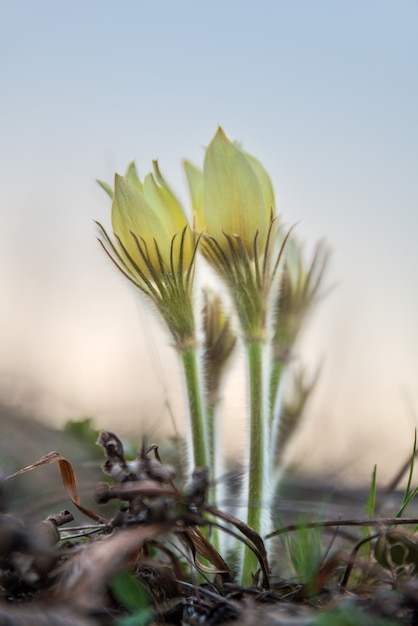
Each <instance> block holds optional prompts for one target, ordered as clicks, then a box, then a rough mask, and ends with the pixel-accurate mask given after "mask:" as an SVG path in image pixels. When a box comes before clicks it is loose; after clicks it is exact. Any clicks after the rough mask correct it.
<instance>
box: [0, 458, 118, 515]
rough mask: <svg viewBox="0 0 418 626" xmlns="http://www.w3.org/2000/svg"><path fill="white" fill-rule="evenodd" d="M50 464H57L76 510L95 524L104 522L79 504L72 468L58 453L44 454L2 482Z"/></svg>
mask: <svg viewBox="0 0 418 626" xmlns="http://www.w3.org/2000/svg"><path fill="white" fill-rule="evenodd" d="M50 463H57V464H58V469H59V472H60V475H61V479H62V482H63V484H64V487H65V490H66V492H67V494H68V496H69V498H70V500H71V502H72V503H73V504H74V505H75V506H76V507H77V508H78V510H79V511H81V512H82V513H84V515H87V517H90V519H93V520H95V521H96V522H104V521H106V520H104V519H103V518H102V517H101V516H100V515H97V513H95V512H94V511H91V510H90V509H88V508H86V507H84V506H83V505H82V504H81V502H80V497H79V495H78V489H77V480H76V477H75V473H74V470H73V466H72V465H71V463H70V461H68V460H67V459H65V458H64V457H62V456H61V455H60V454H59V452H49V453H48V454H45V455H44V456H42V457H41V458H40V459H38V460H37V461H35V463H31V465H27V466H26V467H24V468H22V469H21V470H18V471H17V472H14V473H13V474H10V475H9V476H6V478H4V479H3V481H2V482H5V481H6V480H10V479H11V478H14V477H15V476H19V475H20V474H24V473H25V472H30V471H32V470H34V469H36V468H37V467H42V466H43V465H49V464H50Z"/></svg>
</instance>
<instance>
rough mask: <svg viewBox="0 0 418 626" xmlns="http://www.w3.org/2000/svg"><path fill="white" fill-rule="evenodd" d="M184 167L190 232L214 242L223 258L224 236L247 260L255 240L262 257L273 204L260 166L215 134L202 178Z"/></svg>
mask: <svg viewBox="0 0 418 626" xmlns="http://www.w3.org/2000/svg"><path fill="white" fill-rule="evenodd" d="M184 165H185V170H186V175H187V179H188V183H189V188H190V195H191V198H192V205H193V210H194V214H195V227H196V229H197V230H198V231H199V232H200V231H203V232H204V233H205V234H206V235H209V236H211V237H213V238H214V239H216V241H217V243H218V244H219V245H220V247H221V248H222V249H223V250H224V252H225V253H227V254H229V251H230V246H229V244H228V241H227V238H226V237H225V235H226V236H229V237H238V238H239V239H240V240H241V242H242V244H243V245H244V247H245V250H246V251H247V253H248V255H249V257H250V258H252V257H253V256H254V242H255V237H256V235H257V237H258V242H257V246H258V248H259V250H260V251H264V248H265V245H266V241H267V235H268V231H269V227H270V221H271V217H272V216H273V215H274V212H275V203H274V192H273V186H272V184H271V180H270V177H269V175H268V174H267V172H266V170H265V169H264V167H263V166H262V165H261V163H260V162H259V161H258V160H257V159H256V158H255V157H253V156H252V155H250V154H247V153H246V152H244V151H243V150H242V149H241V148H240V147H239V146H238V145H237V144H236V143H233V142H231V141H230V140H229V139H228V138H227V136H226V135H225V133H224V131H223V130H222V128H218V130H217V132H216V134H215V136H214V138H213V139H212V141H211V143H210V144H209V146H208V148H207V150H206V155H205V160H204V165H203V172H201V171H200V170H198V169H197V168H195V167H194V166H193V165H191V164H190V163H188V162H186V163H185V164H184Z"/></svg>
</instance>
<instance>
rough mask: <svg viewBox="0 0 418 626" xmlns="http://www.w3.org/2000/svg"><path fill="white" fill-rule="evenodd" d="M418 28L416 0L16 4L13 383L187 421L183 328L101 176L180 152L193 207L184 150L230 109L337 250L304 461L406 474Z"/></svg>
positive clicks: (0, 240) (10, 172)
mask: <svg viewBox="0 0 418 626" xmlns="http://www.w3.org/2000/svg"><path fill="white" fill-rule="evenodd" d="M417 24H418V4H417V3H416V2H415V0H409V1H408V0H401V1H400V2H399V1H395V0H393V1H389V0H374V1H373V0H363V1H362V2H351V1H350V0H341V1H339V2H334V1H332V0H315V1H311V0H297V1H294V2H287V1H284V0H276V1H275V2H271V1H270V0H258V1H257V2H253V1H251V2H250V1H246V0H227V1H225V0H222V1H221V0H212V2H211V3H203V2H196V1H192V0H177V1H176V2H173V1H172V0H160V1H159V2H144V1H141V0H137V1H134V0H121V1H120V2H117V3H116V2H111V1H110V0H100V1H99V0H90V1H89V2H81V0H72V1H71V2H65V1H62V2H55V1H52V0H38V1H37V2H32V1H31V0H13V1H12V0H3V1H2V2H1V4H0V37H1V41H0V72H1V104H0V107H1V117H0V120H1V121H0V125H1V151H0V160H1V161H0V178H1V188H2V202H1V223H2V227H1V229H0V281H1V282H0V285H1V306H0V401H1V402H2V403H3V404H4V405H6V406H9V407H12V408H13V409H16V408H17V409H18V410H19V411H20V410H21V411H22V412H23V413H25V414H26V415H28V416H30V417H31V418H37V419H39V420H41V421H43V422H45V423H47V424H49V425H53V426H60V425H62V424H63V423H65V422H66V420H68V419H80V418H82V417H84V416H91V417H92V418H93V419H94V423H95V425H96V426H97V427H98V428H109V429H113V430H115V431H117V432H118V433H120V434H126V435H132V436H136V434H138V433H140V432H142V431H143V430H146V431H147V432H148V433H150V436H151V437H152V439H153V440H158V439H159V438H162V437H163V436H165V434H166V433H168V434H172V433H173V432H174V426H173V418H174V419H175V424H176V426H175V428H177V429H179V430H180V431H182V429H183V426H184V408H183V403H182V387H181V382H180V377H179V370H178V367H177V362H176V357H175V354H174V351H173V350H172V349H171V347H170V338H169V336H168V334H166V333H165V331H164V329H163V328H162V327H160V325H159V321H158V320H157V321H156V320H154V317H153V313H152V311H151V310H150V308H149V306H148V305H147V304H146V303H144V302H143V300H142V299H141V297H140V296H139V294H138V293H136V292H135V291H134V290H133V289H132V288H130V286H129V285H128V284H126V281H124V280H123V279H122V278H121V277H120V276H119V275H118V274H117V272H116V270H115V269H114V268H113V267H112V265H111V263H110V262H109V260H108V259H107V258H106V257H105V255H104V254H103V252H102V251H101V249H100V247H99V245H98V243H97V241H96V228H95V225H94V222H93V220H100V221H101V222H102V223H103V224H104V225H106V226H108V225H109V213H110V202H109V199H108V198H107V196H106V195H105V194H104V193H103V191H102V190H101V189H100V188H99V187H98V185H97V184H96V182H95V179H96V178H100V179H103V180H106V181H108V182H110V183H111V182H112V180H113V176H114V172H115V171H118V172H119V173H123V172H124V171H125V168H126V166H127V164H128V162H129V161H131V160H132V159H135V160H136V162H137V165H138V168H139V171H140V174H141V175H142V176H143V175H145V174H146V173H148V171H150V168H151V160H152V159H155V158H158V159H159V163H160V167H161V169H162V171H163V173H164V174H165V175H166V177H167V178H168V180H169V181H170V183H171V185H172V186H173V187H174V189H175V190H176V191H177V192H178V195H179V196H180V197H181V198H182V199H183V200H184V203H185V205H186V206H188V196H187V191H186V182H185V177H184V174H183V171H182V166H181V160H182V159H183V158H186V157H187V158H188V159H190V160H192V161H193V162H195V163H196V164H198V165H201V164H202V161H203V146H204V145H207V144H208V143H209V141H210V139H211V138H212V136H213V134H214V133H215V131H216V128H217V125H218V124H221V125H222V126H223V128H224V129H225V131H226V133H227V134H228V136H229V137H230V138H231V139H237V140H240V141H242V142H243V145H244V147H245V149H246V150H248V151H249V152H251V153H252V154H255V155H256V156H257V157H258V158H259V159H260V160H261V161H262V162H263V164H264V165H265V166H266V168H267V170H268V171H269V173H270V175H271V178H272V180H273V183H274V186H275V191H276V198H277V204H278V208H279V211H280V212H281V214H282V216H283V219H284V221H285V222H286V223H288V224H293V223H295V222H297V223H298V226H297V233H298V235H299V237H300V238H301V239H303V240H306V242H307V248H308V250H309V249H312V247H313V245H314V243H315V242H316V241H317V240H318V239H321V238H325V239H326V240H327V242H328V244H329V245H330V247H331V248H332V251H333V254H332V260H331V266H330V271H329V272H328V275H327V281H326V284H327V285H328V286H329V287H332V288H331V290H330V291H329V293H328V295H327V297H326V298H324V300H323V301H322V302H321V303H320V304H319V305H318V307H317V308H316V310H315V314H314V315H313V317H312V318H311V320H310V324H309V325H308V327H307V328H306V331H305V333H304V336H303V340H302V341H301V343H300V356H301V358H302V359H303V361H304V363H306V365H307V367H308V368H309V369H310V370H311V371H314V370H315V368H316V367H317V366H318V365H319V364H322V370H321V377H320V381H319V383H318V386H317V389H316V392H315V396H314V397H313V398H312V401H311V403H310V404H309V406H308V409H307V411H306V415H305V420H304V426H303V428H302V430H301V432H300V433H299V434H298V435H297V437H296V438H295V439H294V441H293V445H292V446H291V449H290V450H289V457H288V462H289V463H290V464H291V466H293V467H295V468H298V469H299V470H300V471H304V472H311V471H318V472H323V473H328V474H329V475H331V474H333V475H334V476H338V477H339V478H340V479H341V480H344V481H350V480H351V481H361V480H368V478H369V475H370V472H371V470H372V467H373V465H374V464H375V463H377V464H378V472H379V476H380V478H381V479H382V480H383V479H386V478H388V477H389V476H391V475H392V474H393V473H394V472H395V471H396V470H397V468H398V466H399V464H400V463H402V461H404V460H405V458H406V457H407V455H408V453H409V452H410V450H411V448H412V440H413V432H414V428H415V427H416V426H417V422H418V322H417V320H418V284H417V271H416V268H417V264H418V247H417V245H416V240H417V234H418V177H417V174H416V172H417V146H418V118H417V111H418V62H417V61H418V32H417ZM234 365H235V368H234V370H233V371H232V372H231V377H230V379H229V380H228V386H227V388H226V389H225V392H224V396H225V406H224V412H223V425H224V428H225V433H226V435H227V434H228V432H229V433H230V432H233V433H234V437H233V439H234V448H231V453H239V452H240V449H241V446H242V442H241V441H240V440H239V437H236V433H237V432H239V431H243V430H244V428H245V426H244V423H245V418H244V414H245V391H244V388H243V380H244V379H243V375H242V367H241V365H240V359H239V355H238V357H237V360H236V362H235V364H234ZM6 418H7V410H6V411H5V412H4V413H2V417H1V419H2V420H3V421H4V420H6ZM226 441H228V442H230V441H231V437H229V438H228V439H226ZM228 445H229V443H228ZM29 461H30V460H28V462H29Z"/></svg>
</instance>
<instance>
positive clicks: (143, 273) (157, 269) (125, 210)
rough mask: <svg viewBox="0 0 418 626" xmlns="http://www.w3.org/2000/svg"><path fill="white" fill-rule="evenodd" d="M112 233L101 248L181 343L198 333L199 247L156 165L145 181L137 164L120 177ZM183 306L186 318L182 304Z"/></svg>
mask: <svg viewBox="0 0 418 626" xmlns="http://www.w3.org/2000/svg"><path fill="white" fill-rule="evenodd" d="M101 184H102V186H103V187H104V188H105V189H106V191H107V192H108V193H109V195H110V196H111V197H112V212H111V218H112V229H113V233H114V238H115V241H112V239H111V238H110V237H109V236H108V234H107V233H106V231H105V229H104V228H103V227H102V226H101V225H100V224H99V228H100V229H101V235H102V237H101V243H102V245H103V247H104V248H105V250H106V252H107V253H108V254H109V256H110V257H111V258H112V260H113V261H114V263H115V264H116V265H117V266H118V268H119V269H120V270H121V271H122V273H123V274H125V276H126V277H127V278H129V280H131V282H133V283H134V284H135V285H136V286H137V287H138V288H139V289H141V291H143V292H144V293H146V294H147V295H148V296H150V297H151V298H152V300H153V301H154V303H155V305H156V306H157V308H158V309H159V310H160V312H161V314H162V315H163V317H164V319H165V321H166V323H167V325H168V327H169V329H170V330H171V332H172V334H173V335H174V337H175V338H176V342H179V343H180V344H181V342H182V341H184V340H188V339H190V337H191V336H192V335H193V334H194V321H193V312H192V308H191V289H192V282H193V271H194V261H195V253H196V242H195V237H194V234H193V232H192V230H191V228H190V226H189V223H188V221H187V218H186V216H185V213H184V211H183V209H182V207H181V205H180V203H179V202H178V200H177V198H176V197H175V195H174V194H173V192H172V191H171V189H170V187H169V186H168V184H167V183H166V181H165V179H164V177H163V176H162V174H161V172H160V170H159V168H158V164H157V162H156V161H154V175H153V174H148V175H147V176H146V177H145V179H144V182H141V180H140V179H139V177H138V174H137V171H136V168H135V165H134V164H133V163H132V164H131V165H130V166H129V167H128V170H127V173H126V176H120V175H118V174H116V176H115V189H114V192H113V191H112V190H111V188H110V187H108V186H105V185H104V184H103V183H101ZM179 301H180V302H181V303H182V307H181V315H179V309H178V304H179Z"/></svg>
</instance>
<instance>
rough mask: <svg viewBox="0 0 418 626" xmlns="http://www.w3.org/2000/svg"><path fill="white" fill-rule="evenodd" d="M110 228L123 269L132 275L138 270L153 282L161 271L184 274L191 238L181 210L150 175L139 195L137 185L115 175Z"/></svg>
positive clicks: (189, 256)
mask: <svg viewBox="0 0 418 626" xmlns="http://www.w3.org/2000/svg"><path fill="white" fill-rule="evenodd" d="M138 182H140V181H139V179H138ZM112 227H113V232H114V234H115V237H116V239H117V242H118V247H119V251H120V254H121V257H122V259H123V261H124V265H125V266H126V268H127V269H128V271H129V272H130V273H131V274H133V275H136V274H138V269H139V270H140V272H141V273H143V275H145V276H146V277H147V278H148V279H149V280H151V281H153V280H154V277H155V275H161V274H162V273H163V272H164V271H167V272H169V273H175V272H177V271H179V270H180V271H184V270H185V269H187V268H188V266H189V264H190V262H191V261H192V258H193V249H194V246H193V236H192V232H191V229H190V227H189V225H188V222H187V219H186V216H185V214H184V212H183V209H182V208H181V206H180V204H179V203H178V201H177V199H176V198H175V197H174V195H173V194H172V193H171V192H170V190H169V189H168V187H163V186H162V185H159V184H158V183H157V182H156V180H155V178H154V176H153V175H152V174H148V176H146V177H145V180H144V182H143V184H142V193H141V191H140V188H139V186H138V185H137V184H133V182H130V181H129V180H128V178H125V177H123V176H119V175H118V174H116V177H115V193H114V197H113V204H112ZM183 231H185V235H184V243H183V245H182V241H183ZM154 273H155V274H154ZM141 278H142V277H141Z"/></svg>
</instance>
